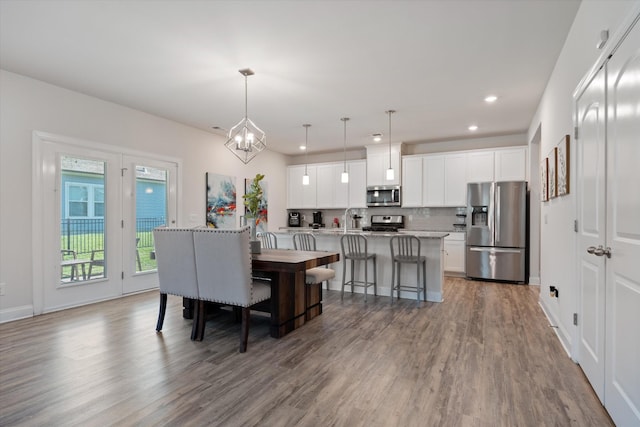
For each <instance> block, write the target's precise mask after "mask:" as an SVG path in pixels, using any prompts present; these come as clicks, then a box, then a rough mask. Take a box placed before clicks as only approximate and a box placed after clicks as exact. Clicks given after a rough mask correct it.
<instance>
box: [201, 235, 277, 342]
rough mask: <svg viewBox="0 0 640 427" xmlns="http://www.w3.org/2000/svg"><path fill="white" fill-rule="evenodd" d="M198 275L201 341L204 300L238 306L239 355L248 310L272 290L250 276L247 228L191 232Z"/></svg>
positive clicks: (245, 331) (247, 331)
mask: <svg viewBox="0 0 640 427" xmlns="http://www.w3.org/2000/svg"><path fill="white" fill-rule="evenodd" d="M193 242H194V245H195V253H196V270H197V275H198V295H199V298H200V301H199V303H198V305H197V308H196V311H197V313H196V318H197V319H198V323H199V324H198V327H197V328H198V334H197V337H196V339H198V340H202V339H203V338H204V328H205V316H204V301H212V302H216V303H220V304H226V305H231V306H234V307H240V308H241V310H242V326H241V330H240V353H244V352H245V351H247V340H248V338H249V314H250V310H251V307H252V306H253V305H255V304H257V303H259V302H261V301H265V300H268V299H269V298H271V287H270V285H269V284H267V283H263V282H259V281H257V280H254V279H253V278H252V277H251V250H250V246H249V227H244V228H241V229H239V230H220V229H212V228H202V229H194V230H193Z"/></svg>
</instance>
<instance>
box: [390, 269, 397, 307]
mask: <svg viewBox="0 0 640 427" xmlns="http://www.w3.org/2000/svg"><path fill="white" fill-rule="evenodd" d="M395 276H396V262H395V261H394V260H393V258H391V304H393V290H394V289H395V283H396V277H395Z"/></svg>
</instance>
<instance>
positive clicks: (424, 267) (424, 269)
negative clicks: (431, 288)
mask: <svg viewBox="0 0 640 427" xmlns="http://www.w3.org/2000/svg"><path fill="white" fill-rule="evenodd" d="M422 286H423V287H424V293H423V294H422V298H423V299H424V301H427V261H426V260H425V261H424V263H423V264H422Z"/></svg>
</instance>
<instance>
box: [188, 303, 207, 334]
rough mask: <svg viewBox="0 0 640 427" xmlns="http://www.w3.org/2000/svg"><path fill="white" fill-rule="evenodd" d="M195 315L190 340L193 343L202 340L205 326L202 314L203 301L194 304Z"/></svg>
mask: <svg viewBox="0 0 640 427" xmlns="http://www.w3.org/2000/svg"><path fill="white" fill-rule="evenodd" d="M195 306H196V313H195V316H194V318H193V328H192V329H191V339H192V340H194V341H202V340H203V339H204V328H205V325H206V317H207V316H205V313H204V300H198V301H196V302H195Z"/></svg>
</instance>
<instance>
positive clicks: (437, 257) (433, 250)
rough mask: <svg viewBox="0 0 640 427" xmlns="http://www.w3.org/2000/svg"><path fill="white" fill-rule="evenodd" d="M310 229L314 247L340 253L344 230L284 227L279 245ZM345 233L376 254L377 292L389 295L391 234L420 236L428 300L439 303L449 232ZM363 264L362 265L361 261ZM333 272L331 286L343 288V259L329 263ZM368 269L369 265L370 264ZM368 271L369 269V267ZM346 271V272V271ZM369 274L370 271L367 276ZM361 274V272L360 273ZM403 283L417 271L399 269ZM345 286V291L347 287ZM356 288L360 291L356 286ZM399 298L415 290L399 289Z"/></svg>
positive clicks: (411, 279)
mask: <svg viewBox="0 0 640 427" xmlns="http://www.w3.org/2000/svg"><path fill="white" fill-rule="evenodd" d="M306 232H310V233H313V235H314V236H315V237H316V245H317V250H319V251H331V252H341V248H340V238H341V237H342V235H343V234H344V233H345V232H344V230H343V229H337V228H327V229H310V228H302V227H300V228H284V229H280V230H278V231H277V232H275V233H276V235H277V237H278V247H279V248H282V249H293V234H295V233H306ZM347 232H348V233H358V234H362V235H364V236H366V237H367V245H368V250H369V252H370V253H375V254H376V255H377V258H378V272H377V274H378V295H384V296H389V295H390V293H391V248H390V245H389V242H390V240H391V237H393V236H397V235H399V234H412V235H414V236H416V237H418V238H419V239H420V244H421V253H420V254H421V255H422V256H426V257H427V301H432V302H442V284H443V282H444V238H445V237H446V236H448V235H449V233H446V232H433V231H416V230H403V231H399V232H376V231H365V232H363V231H362V230H360V229H349V230H347ZM363 265H364V264H363ZM330 267H331V268H333V269H334V270H335V271H336V277H335V279H333V280H332V281H331V282H330V288H331V289H333V290H340V289H341V287H342V262H337V263H334V264H331V266H330ZM369 268H371V267H369ZM369 271H371V270H369ZM347 274H349V273H348V272H347ZM369 276H370V277H371V274H370V275H369ZM360 277H364V276H363V272H362V271H361V272H360ZM402 283H406V284H409V285H415V284H416V270H415V269H414V268H408V267H405V268H403V269H402ZM350 289H351V288H350V287H346V288H345V291H347V290H350ZM356 291H357V292H358V291H362V290H361V289H356ZM400 297H401V298H409V299H415V297H416V296H415V293H414V292H401V293H400Z"/></svg>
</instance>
